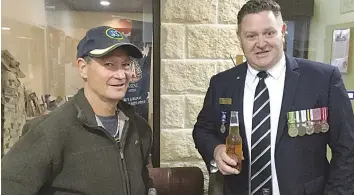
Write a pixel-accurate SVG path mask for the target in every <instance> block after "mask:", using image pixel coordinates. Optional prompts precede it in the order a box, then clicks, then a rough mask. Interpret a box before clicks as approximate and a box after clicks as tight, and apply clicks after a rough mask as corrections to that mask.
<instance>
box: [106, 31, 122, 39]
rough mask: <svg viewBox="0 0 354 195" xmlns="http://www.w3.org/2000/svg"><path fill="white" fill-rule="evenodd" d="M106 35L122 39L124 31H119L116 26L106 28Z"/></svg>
mask: <svg viewBox="0 0 354 195" xmlns="http://www.w3.org/2000/svg"><path fill="white" fill-rule="evenodd" d="M106 35H107V37H109V38H111V39H117V40H121V39H123V35H122V33H120V32H118V31H117V30H116V29H114V28H109V29H107V30H106Z"/></svg>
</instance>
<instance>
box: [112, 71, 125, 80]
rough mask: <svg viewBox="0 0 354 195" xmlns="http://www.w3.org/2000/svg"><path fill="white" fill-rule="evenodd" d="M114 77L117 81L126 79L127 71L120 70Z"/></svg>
mask: <svg viewBox="0 0 354 195" xmlns="http://www.w3.org/2000/svg"><path fill="white" fill-rule="evenodd" d="M114 77H115V78H117V79H125V70H122V69H118V70H117V71H116V72H115V74H114Z"/></svg>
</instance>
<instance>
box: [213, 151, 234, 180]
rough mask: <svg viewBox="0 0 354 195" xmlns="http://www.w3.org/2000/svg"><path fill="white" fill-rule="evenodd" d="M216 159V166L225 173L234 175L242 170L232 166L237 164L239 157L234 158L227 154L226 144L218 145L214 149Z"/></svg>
mask: <svg viewBox="0 0 354 195" xmlns="http://www.w3.org/2000/svg"><path fill="white" fill-rule="evenodd" d="M214 159H215V162H216V166H217V167H218V169H219V171H220V172H221V173H222V174H223V175H232V174H239V173H240V171H238V170H237V169H235V168H232V167H231V166H236V165H237V162H238V159H237V157H236V156H235V158H234V159H233V158H230V157H229V156H228V155H227V154H226V146H225V144H220V145H218V146H216V148H215V149H214Z"/></svg>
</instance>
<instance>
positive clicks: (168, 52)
mask: <svg viewBox="0 0 354 195" xmlns="http://www.w3.org/2000/svg"><path fill="white" fill-rule="evenodd" d="M185 29H186V28H185V26H184V25H178V24H162V25H161V58H162V59H166V58H183V57H184V51H185V49H184V48H185V37H186V36H185V33H186V30H185Z"/></svg>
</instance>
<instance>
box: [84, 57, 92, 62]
mask: <svg viewBox="0 0 354 195" xmlns="http://www.w3.org/2000/svg"><path fill="white" fill-rule="evenodd" d="M83 59H84V60H85V61H86V62H87V63H90V62H91V60H92V58H91V57H90V56H84V57H83Z"/></svg>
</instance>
